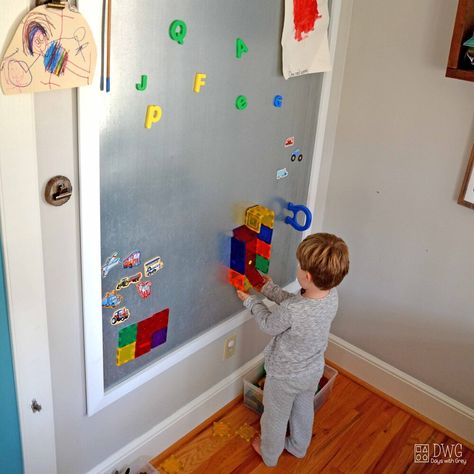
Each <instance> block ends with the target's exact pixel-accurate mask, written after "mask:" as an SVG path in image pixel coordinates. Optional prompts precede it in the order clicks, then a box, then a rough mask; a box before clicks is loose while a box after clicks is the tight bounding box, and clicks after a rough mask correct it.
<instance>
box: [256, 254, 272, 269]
mask: <svg viewBox="0 0 474 474" xmlns="http://www.w3.org/2000/svg"><path fill="white" fill-rule="evenodd" d="M255 268H256V269H257V270H259V271H261V272H262V273H268V270H269V268H270V260H267V259H266V258H264V257H262V256H261V255H257V258H256V260H255Z"/></svg>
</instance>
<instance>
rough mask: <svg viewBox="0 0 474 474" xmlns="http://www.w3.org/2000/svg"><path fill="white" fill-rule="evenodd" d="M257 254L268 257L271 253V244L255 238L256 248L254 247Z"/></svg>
mask: <svg viewBox="0 0 474 474" xmlns="http://www.w3.org/2000/svg"><path fill="white" fill-rule="evenodd" d="M256 253H257V255H261V256H262V257H264V258H270V255H271V253H272V246H271V245H270V244H267V243H266V242H264V241H263V240H257V248H256Z"/></svg>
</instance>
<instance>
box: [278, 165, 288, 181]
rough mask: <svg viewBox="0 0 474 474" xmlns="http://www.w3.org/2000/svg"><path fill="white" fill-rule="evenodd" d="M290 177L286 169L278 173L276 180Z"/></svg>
mask: <svg viewBox="0 0 474 474" xmlns="http://www.w3.org/2000/svg"><path fill="white" fill-rule="evenodd" d="M287 176H288V170H287V169H286V168H282V169H281V170H278V171H277V174H276V178H277V179H283V178H286V177H287Z"/></svg>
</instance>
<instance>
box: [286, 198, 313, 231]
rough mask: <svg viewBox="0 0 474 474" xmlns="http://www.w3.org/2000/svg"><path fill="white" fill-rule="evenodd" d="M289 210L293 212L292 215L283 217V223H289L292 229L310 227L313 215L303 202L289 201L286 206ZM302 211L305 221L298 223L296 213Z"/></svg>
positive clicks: (301, 229)
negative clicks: (294, 202)
mask: <svg viewBox="0 0 474 474" xmlns="http://www.w3.org/2000/svg"><path fill="white" fill-rule="evenodd" d="M286 208H287V209H288V210H289V211H290V212H292V213H293V215H292V216H291V217H290V216H287V217H285V224H288V225H291V227H293V229H295V230H297V231H299V232H303V231H305V230H307V229H309V228H310V226H311V222H312V220H313V216H312V214H311V211H310V210H309V209H308V208H307V207H306V206H304V205H303V204H293V203H291V202H289V203H288V206H287V207H286ZM299 212H302V213H303V214H304V215H305V223H304V224H299V223H298V219H297V217H298V213H299Z"/></svg>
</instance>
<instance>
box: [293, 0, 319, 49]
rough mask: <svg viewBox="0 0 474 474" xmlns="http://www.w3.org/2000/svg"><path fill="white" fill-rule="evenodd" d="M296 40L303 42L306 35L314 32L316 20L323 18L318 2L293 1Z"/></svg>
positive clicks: (309, 0)
mask: <svg viewBox="0 0 474 474" xmlns="http://www.w3.org/2000/svg"><path fill="white" fill-rule="evenodd" d="M293 15H294V22H295V39H296V41H302V40H303V39H304V36H303V35H304V34H305V33H309V32H310V31H313V30H314V25H315V24H316V20H318V19H319V18H321V15H320V14H319V10H318V0H293Z"/></svg>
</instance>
